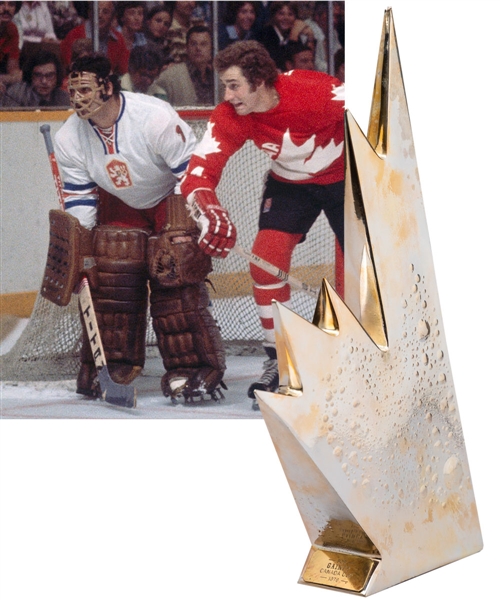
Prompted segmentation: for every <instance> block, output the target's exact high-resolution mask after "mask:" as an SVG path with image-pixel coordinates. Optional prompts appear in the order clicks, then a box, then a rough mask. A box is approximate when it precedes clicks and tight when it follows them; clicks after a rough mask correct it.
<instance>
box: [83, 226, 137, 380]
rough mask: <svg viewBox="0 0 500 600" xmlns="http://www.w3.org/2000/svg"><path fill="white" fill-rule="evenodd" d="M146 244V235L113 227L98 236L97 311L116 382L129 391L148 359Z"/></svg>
mask: <svg viewBox="0 0 500 600" xmlns="http://www.w3.org/2000/svg"><path fill="white" fill-rule="evenodd" d="M147 238H148V232H147V231H145V230H142V229H124V228H121V227H112V226H108V225H103V226H99V227H97V228H96V229H95V233H94V255H95V257H96V262H97V283H98V285H97V287H92V286H91V290H92V299H93V301H94V310H95V313H96V317H97V323H98V325H99V331H100V334H101V339H102V343H103V346H104V351H105V354H106V360H107V363H108V369H109V372H110V374H111V377H112V379H113V380H114V381H115V382H116V383H121V384H125V385H127V384H129V383H130V382H131V381H133V379H135V377H137V375H139V373H140V372H141V370H142V367H143V366H144V362H145V357H146V349H145V345H146V327H147V302H148V288H147V266H146V248H147Z"/></svg>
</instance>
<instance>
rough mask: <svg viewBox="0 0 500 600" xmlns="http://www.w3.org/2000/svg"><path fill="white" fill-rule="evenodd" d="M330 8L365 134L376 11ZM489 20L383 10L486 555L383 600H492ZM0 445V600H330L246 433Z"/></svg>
mask: <svg viewBox="0 0 500 600" xmlns="http://www.w3.org/2000/svg"><path fill="white" fill-rule="evenodd" d="M346 4H347V43H348V47H347V50H346V52H347V65H346V66H347V77H348V80H347V84H348V100H347V106H348V107H349V108H350V110H351V112H352V113H353V115H354V117H355V118H356V119H357V120H358V122H359V123H360V125H361V127H362V128H363V129H366V125H367V122H368V114H369V109H370V104H371V93H372V89H373V80H374V75H375V66H376V60H377V52H378V46H379V40H380V33H381V28H382V20H383V15H384V9H385V8H387V3H386V2H381V1H378V0H367V1H362V0H347V2H346ZM499 6H500V3H498V2H497V1H496V0H492V1H484V0H475V1H474V2H469V1H465V0H464V1H460V0H454V1H453V2H451V1H450V2H447V1H439V0H434V1H432V2H430V1H429V2H428V1H424V0H419V1H418V2H417V1H411V0H395V1H394V2H393V3H392V8H393V13H394V19H395V24H396V31H397V36H398V42H399V49H400V54H401V60H402V65H403V75H404V80H405V85H406V92H407V97H408V103H409V108H410V115H411V119H412V126H413V134H414V139H415V145H416V151H417V159H418V164H419V171H420V178H421V183H422V188H423V195H424V203H425V206H426V213H427V219H428V224H429V229H430V235H431V240H432V246H433V254H434V261H435V266H436V271H437V277H438V285H439V290H440V299H441V307H442V312H443V315H444V321H445V322H444V325H445V331H446V336H447V343H448V351H449V354H450V356H451V364H452V369H453V374H454V380H455V387H456V391H457V396H458V402H459V408H460V414H461V419H462V424H463V427H464V431H465V439H466V443H467V450H468V456H469V462H470V466H471V470H472V476H473V482H474V489H475V493H476V499H477V502H478V508H479V515H480V519H481V524H482V530H483V537H484V542H485V549H484V550H483V551H482V552H481V553H479V554H477V555H475V556H472V557H469V558H466V559H464V560H462V561H459V562H457V563H455V564H453V565H448V566H447V567H444V568H441V569H438V570H436V571H434V572H432V573H429V574H426V575H424V576H421V577H418V578H416V579H414V580H412V581H409V582H406V583H404V584H401V585H399V586H396V587H394V588H392V589H390V590H386V591H384V592H382V594H383V595H381V596H380V597H381V598H386V599H389V598H397V599H399V598H404V599H405V600H412V599H416V598H421V597H423V596H426V597H428V598H431V599H435V598H436V599H437V598H441V597H443V598H444V597H445V596H446V597H452V598H453V597H458V596H459V595H460V597H472V596H473V597H474V598H486V597H494V594H495V593H496V592H494V589H495V588H496V586H495V579H496V578H495V575H496V573H495V572H494V571H493V569H494V568H495V567H496V562H495V563H494V562H493V557H494V552H495V547H496V543H497V540H498V537H499V533H500V531H499V519H498V505H499V497H498V491H497V487H496V486H495V485H494V482H495V478H496V475H497V468H498V455H499V453H498V446H497V443H496V442H497V439H498V437H499V434H500V430H499V427H498V413H499V411H498V401H499V386H498V381H497V377H496V374H497V371H498V369H499V361H498V357H499V352H498V347H499V344H498V337H499V333H498V308H497V307H498V302H497V295H496V289H497V285H498V284H497V279H498V276H497V271H498V269H497V264H496V260H494V259H495V258H496V250H497V244H496V243H495V242H496V238H497V237H498V236H499V232H498V225H497V222H498V220H497V215H498V212H499V211H498V202H499V194H498V186H497V181H498V171H499V167H500V161H499V160H498V158H499V153H498V148H497V145H496V144H497V141H498V137H499V136H498V134H499V126H498V125H499V123H498V106H499V101H498V98H499V97H498V92H497V80H498V57H499V53H498V45H497V41H496V40H497V37H498V27H499V23H500V20H499V17H500V10H499ZM494 252H495V254H494ZM0 433H1V442H0V444H1V446H0V450H1V457H0V458H1V465H0V466H1V479H0V484H1V490H0V492H1V499H2V501H1V512H0V517H1V533H0V549H1V557H0V558H1V574H0V595H1V596H2V599H3V600H17V599H22V600H27V599H30V600H31V599H35V598H41V597H44V598H50V599H51V600H62V599H64V600H68V599H71V600H78V599H80V598H82V599H83V598H85V600H88V599H90V598H91V599H92V600H101V599H102V600H104V599H106V600H110V599H115V598H116V599H118V598H119V599H120V600H129V599H134V600H136V599H138V598H141V599H147V600H156V599H160V598H175V599H191V598H205V597H212V596H214V597H216V598H218V599H220V600H222V599H229V598H231V599H232V598H242V599H246V598H255V597H260V598H264V599H267V598H282V597H283V598H287V600H291V599H295V598H301V599H303V598H307V599H309V598H311V599H314V598H326V597H327V596H326V594H330V595H331V597H332V598H336V597H338V598H341V597H342V596H340V595H339V593H337V592H330V591H325V590H322V589H319V588H312V587H306V586H301V585H298V584H297V583H296V581H297V579H298V577H299V574H300V571H301V568H302V565H303V563H304V560H305V558H306V555H307V552H308V549H309V540H308V538H307V535H306V533H305V530H304V528H303V525H302V522H301V520H300V516H299V514H298V512H297V509H296V507H295V504H294V501H293V498H292V496H291V493H290V491H289V489H288V485H287V483H286V479H285V477H284V475H283V472H282V471H281V467H280V465H279V462H278V459H277V456H276V454H275V452H274V449H273V447H272V444H271V441H270V438H269V436H268V434H267V430H266V428H265V425H264V423H263V422H262V421H218V422H216V421H183V422H179V421H177V420H176V421H170V422H169V421H149V422H143V421H113V422H109V421H79V420H74V421H4V422H2V423H1V431H0ZM344 597H345V596H344Z"/></svg>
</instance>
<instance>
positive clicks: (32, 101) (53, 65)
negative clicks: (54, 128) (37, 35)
mask: <svg viewBox="0 0 500 600" xmlns="http://www.w3.org/2000/svg"><path fill="white" fill-rule="evenodd" d="M62 81H63V69H62V66H61V62H60V61H59V59H58V58H57V56H56V55H55V54H54V53H53V52H48V51H46V50H40V51H39V52H37V53H36V54H34V55H33V56H32V57H31V58H29V59H28V60H27V61H26V63H25V65H24V67H23V80H22V81H21V82H20V83H13V84H12V85H10V86H9V87H8V88H7V91H6V92H5V94H4V95H3V97H2V99H1V106H4V107H5V106H10V107H27V106H34V107H44V106H47V107H49V106H69V105H70V102H69V95H68V92H66V91H64V90H63V89H61V84H62Z"/></svg>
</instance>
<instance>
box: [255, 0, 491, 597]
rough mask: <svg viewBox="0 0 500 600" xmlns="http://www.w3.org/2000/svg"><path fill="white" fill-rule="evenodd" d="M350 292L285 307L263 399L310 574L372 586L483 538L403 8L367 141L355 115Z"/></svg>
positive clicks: (364, 588) (385, 45) (380, 67)
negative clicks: (403, 40) (420, 161)
mask: <svg viewBox="0 0 500 600" xmlns="http://www.w3.org/2000/svg"><path fill="white" fill-rule="evenodd" d="M345 127H346V148H345V152H346V164H347V167H346V198H345V210H346V236H345V238H346V248H345V271H346V276H345V302H344V301H342V299H341V298H340V297H339V296H338V295H337V294H336V292H335V290H334V289H333V288H332V287H331V286H330V285H329V284H328V283H327V282H326V281H324V282H323V285H322V289H321V292H320V295H319V299H318V303H317V307H316V312H315V315H314V319H313V323H312V324H311V323H309V322H307V321H306V320H304V319H302V318H301V317H299V316H298V315H296V314H295V313H293V312H292V311H290V310H288V309H287V308H285V307H284V306H282V305H279V304H276V303H275V304H274V306H273V311H274V319H275V329H276V341H277V349H278V362H279V374H280V389H279V393H276V394H271V393H265V392H258V399H259V405H260V408H261V411H262V415H263V417H264V419H265V422H266V425H267V427H268V430H269V433H270V435H271V437H272V440H273V443H274V445H275V447H276V450H277V452H278V455H279V458H280V461H281V464H282V466H283V469H284V471H285V474H286V476H287V478H288V482H289V484H290V487H291V490H292V493H293V495H294V498H295V501H296V503H297V505H298V508H299V511H300V513H301V516H302V519H303V521H304V524H305V526H306V529H307V532H308V534H309V537H310V540H311V544H312V547H311V550H310V553H309V556H308V558H307V561H306V564H305V566H304V569H303V571H302V574H301V578H300V580H299V581H300V582H301V583H306V584H312V585H318V586H324V587H327V588H333V589H340V590H344V591H349V592H354V593H357V594H360V595H369V594H373V593H375V592H378V591H380V590H382V589H385V588H387V587H389V586H392V585H395V584H397V583H400V582H402V581H405V580H407V579H409V578H411V577H415V576H416V575H420V574H422V573H425V572H427V571H430V570H432V569H435V568H437V567H440V566H443V565H445V564H448V563H450V562H452V561H455V560H458V559H460V558H463V557H465V556H468V555H470V554H473V553H475V552H478V551H479V550H481V548H482V538H481V531H480V526H479V520H478V514H477V510H476V503H475V499H474V492H473V488H472V481H471V475H470V471H469V465H468V462H467V455H466V449H465V444H464V439H463V432H462V428H461V423H460V416H459V412H458V407H457V401H456V398H455V392H454V387H453V380H452V374H451V369H450V363H449V360H448V353H447V348H446V341H445V336H444V331H443V325H442V317H441V310H440V306H439V299H438V292H437V286H436V280H435V274H434V267H433V262H432V254H431V247H430V241H429V235H428V230H427V224H426V219H425V213H424V206H423V202H422V195H421V189H420V183H419V176H418V169H417V163H416V158H415V151H414V146H413V139H412V132H411V126H410V119H409V114H408V108H407V103H406V97H405V91H404V85H403V79H402V74H401V66H400V60H399V53H398V48H397V41H396V35H395V31H394V23H393V16H392V11H391V10H390V9H388V10H387V11H386V12H385V15H384V25H383V29H382V38H381V45H380V53H379V59H378V64H377V74H376V79H375V88H374V95H373V101H372V109H371V115H370V124H369V129H368V137H365V136H364V134H363V133H362V131H361V130H360V128H359V127H358V125H357V123H356V122H355V121H354V119H353V117H352V116H351V114H350V113H349V112H346V121H345Z"/></svg>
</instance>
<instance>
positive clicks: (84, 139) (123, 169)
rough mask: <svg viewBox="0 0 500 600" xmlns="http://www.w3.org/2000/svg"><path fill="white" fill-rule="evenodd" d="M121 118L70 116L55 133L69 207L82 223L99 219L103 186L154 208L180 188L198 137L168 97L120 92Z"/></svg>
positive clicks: (138, 206) (140, 206)
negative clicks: (105, 121)
mask: <svg viewBox="0 0 500 600" xmlns="http://www.w3.org/2000/svg"><path fill="white" fill-rule="evenodd" d="M120 99H121V104H120V112H119V116H118V119H117V120H116V122H115V123H114V124H113V126H112V127H110V128H109V129H106V130H103V129H100V128H99V127H97V126H96V125H95V123H93V122H92V120H88V121H87V120H83V119H80V118H79V117H78V116H77V115H76V114H73V115H71V116H70V117H69V119H68V120H67V121H66V123H65V124H64V125H63V127H61V129H60V130H59V131H58V132H57V134H56V136H55V154H56V158H57V161H58V164H59V168H60V171H61V176H62V180H63V195H64V200H65V207H66V210H67V211H68V212H69V213H71V214H73V215H74V216H75V217H77V218H78V219H79V220H80V222H81V223H82V225H84V226H85V227H88V228H92V227H93V226H94V224H95V220H96V213H97V202H98V187H100V188H102V189H104V190H106V191H108V192H109V193H111V194H113V195H114V196H117V197H118V198H120V200H122V201H123V202H125V204H127V205H129V206H131V207H132V208H136V209H147V208H152V207H154V206H156V204H158V202H159V201H160V200H161V199H162V198H164V197H165V196H167V195H169V194H172V193H179V181H180V178H181V177H182V176H183V175H184V172H185V170H186V169H187V166H188V163H189V159H190V158H191V154H192V153H193V150H194V148H195V145H196V138H195V135H194V133H193V131H192V130H191V128H190V127H189V125H187V123H185V122H184V121H183V120H182V119H181V118H180V117H179V115H178V114H177V113H176V112H175V110H174V109H173V108H172V107H171V106H170V104H168V103H167V102H164V101H163V100H159V99H157V98H152V97H150V96H146V95H144V94H134V93H131V92H121V93H120Z"/></svg>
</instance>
